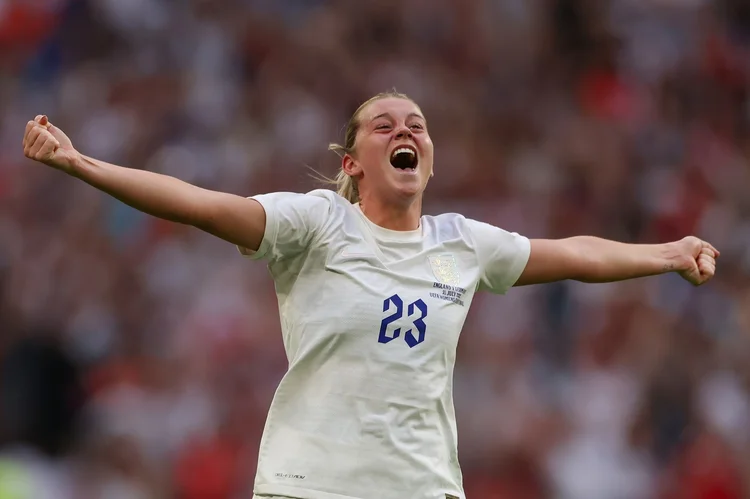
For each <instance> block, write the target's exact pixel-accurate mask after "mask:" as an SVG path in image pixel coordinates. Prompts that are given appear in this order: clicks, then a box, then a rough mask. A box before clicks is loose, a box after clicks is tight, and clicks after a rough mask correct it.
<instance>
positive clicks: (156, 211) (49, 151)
mask: <svg viewBox="0 0 750 499" xmlns="http://www.w3.org/2000/svg"><path fill="white" fill-rule="evenodd" d="M23 146H24V154H25V155H26V157H28V158H30V159H33V160H36V161H39V162H41V163H44V164H46V165H49V166H52V167H53V168H56V169H58V170H61V171H64V172H65V173H68V174H69V175H71V176H74V177H77V178H80V179H81V180H83V181H84V182H86V183H88V184H90V185H92V186H94V187H96V188H97V189H99V190H101V191H103V192H106V193H108V194H110V195H112V196H113V197H115V198H117V199H119V200H120V201H122V202H123V203H126V204H128V205H130V206H132V207H133V208H135V209H137V210H140V211H143V212H145V213H148V214H149V215H153V216H155V217H159V218H163V219H165V220H170V221H173V222H178V223H182V224H187V225H192V226H195V227H197V228H199V229H202V230H204V231H206V232H208V233H210V234H213V235H215V236H217V237H220V238H221V239H224V240H226V241H229V242H230V243H233V244H236V245H239V246H242V247H245V248H249V249H251V250H253V251H254V250H257V249H258V247H259V246H260V243H261V241H262V239H263V234H264V230H265V224H266V215H265V212H264V210H263V207H262V206H261V205H260V203H259V202H257V201H255V200H253V199H246V198H243V197H241V196H235V195H233V194H226V193H222V192H216V191H211V190H207V189H202V188H200V187H196V186H194V185H191V184H188V183H187V182H183V181H181V180H178V179H176V178H174V177H169V176H167V175H161V174H158V173H153V172H148V171H144V170H135V169H130V168H124V167H121V166H116V165H112V164H109V163H105V162H103V161H99V160H96V159H93V158H89V157H87V156H84V155H82V154H80V153H79V152H78V151H77V150H76V149H75V148H74V147H73V144H72V143H71V141H70V139H69V138H68V137H67V136H66V135H65V134H64V133H63V132H62V130H60V129H59V128H57V127H55V126H54V125H52V123H50V122H49V121H48V119H47V117H46V116H37V117H36V119H35V120H34V121H29V122H28V123H27V125H26V132H25V133H24V138H23Z"/></svg>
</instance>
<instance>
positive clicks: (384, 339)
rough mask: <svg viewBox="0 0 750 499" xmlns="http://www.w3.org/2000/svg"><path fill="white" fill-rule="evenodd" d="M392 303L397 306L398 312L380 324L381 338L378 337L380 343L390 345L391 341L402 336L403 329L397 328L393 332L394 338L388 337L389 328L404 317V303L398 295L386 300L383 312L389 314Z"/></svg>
mask: <svg viewBox="0 0 750 499" xmlns="http://www.w3.org/2000/svg"><path fill="white" fill-rule="evenodd" d="M391 303H393V304H394V305H395V306H396V311H395V312H393V313H392V314H391V315H389V316H388V317H386V318H385V319H383V320H382V321H381V322H380V336H378V342H379V343H388V342H389V341H392V340H395V339H396V338H398V337H399V335H400V334H401V328H400V327H397V328H396V329H394V330H393V336H388V326H389V325H390V324H391V323H392V322H394V321H397V320H399V319H400V318H401V316H402V315H404V302H403V301H402V300H401V298H400V297H399V296H398V295H393V296H391V297H390V298H386V300H385V301H384V302H383V312H387V311H388V309H389V308H390V305H391Z"/></svg>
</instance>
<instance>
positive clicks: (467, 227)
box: [422, 213, 474, 240]
mask: <svg viewBox="0 0 750 499" xmlns="http://www.w3.org/2000/svg"><path fill="white" fill-rule="evenodd" d="M472 222H474V221H473V220H471V219H469V218H466V217H465V216H463V215H461V214H460V213H442V214H440V215H434V216H433V215H425V216H423V217H422V223H423V224H424V225H425V226H426V227H429V228H430V229H432V231H433V232H435V233H436V234H438V236H439V238H440V239H443V240H445V239H458V238H461V239H467V240H471V239H472V231H471V226H472Z"/></svg>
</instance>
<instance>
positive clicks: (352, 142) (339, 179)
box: [323, 89, 414, 204]
mask: <svg viewBox="0 0 750 499" xmlns="http://www.w3.org/2000/svg"><path fill="white" fill-rule="evenodd" d="M389 98H393V99H405V100H408V101H412V102H414V101H413V100H412V99H411V98H410V97H409V96H407V95H406V94H402V93H400V92H397V91H396V89H393V90H390V91H388V92H381V93H379V94H377V95H375V96H373V97H370V98H369V99H367V100H366V101H365V102H363V103H362V104H361V105H360V106H359V107H358V108H357V110H356V111H354V114H352V117H351V118H349V122H348V123H347V124H346V132H345V133H344V145H341V144H330V145H329V146H328V150H329V151H333V152H335V153H336V154H338V155H339V157H341V158H343V157H344V156H345V155H346V154H354V151H355V149H356V141H357V132H359V126H360V114H362V111H363V110H364V109H365V108H366V107H367V106H369V105H370V104H372V103H373V102H375V101H378V100H380V99H389ZM323 181H324V182H326V183H327V184H330V185H332V186H336V192H337V193H338V194H339V196H341V197H343V198H346V199H347V200H348V201H349V202H350V203H352V204H355V203H359V201H360V199H359V189H358V186H357V181H356V179H354V178H353V177H350V176H349V175H347V174H346V172H345V171H344V170H343V169H342V170H339V172H338V173H337V174H336V176H335V177H334V178H332V179H331V178H328V177H323Z"/></svg>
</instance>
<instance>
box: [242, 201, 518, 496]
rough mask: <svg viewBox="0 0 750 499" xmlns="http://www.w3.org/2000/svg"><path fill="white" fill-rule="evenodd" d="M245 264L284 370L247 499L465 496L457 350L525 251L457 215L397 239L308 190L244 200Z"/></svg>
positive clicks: (343, 204) (513, 238) (513, 275)
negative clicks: (253, 230)
mask: <svg viewBox="0 0 750 499" xmlns="http://www.w3.org/2000/svg"><path fill="white" fill-rule="evenodd" d="M254 199H256V200H258V201H259V202H260V203H261V204H262V205H263V207H264V209H265V211H266V230H265V234H264V236H263V241H262V243H261V245H260V248H258V251H257V252H256V253H253V252H251V251H249V250H246V249H242V248H240V252H242V253H243V254H245V255H247V256H250V257H251V258H255V259H265V260H267V261H268V262H269V268H270V271H271V274H272V275H273V278H274V281H275V284H276V293H277V296H278V302H279V313H280V318H281V329H282V333H283V340H284V348H285V349H286V354H287V357H288V359H289V370H288V372H287V373H286V375H285V376H284V378H283V379H282V381H281V383H280V385H279V387H278V389H277V391H276V394H275V396H274V399H273V403H272V404H271V408H270V411H269V414H268V418H267V420H266V426H265V430H264V432H263V438H262V440H261V445H260V455H259V460H258V471H257V476H256V480H255V489H254V492H255V494H258V495H271V496H274V495H277V496H289V497H294V498H302V499H446V498H448V499H450V498H452V497H457V498H463V497H464V495H463V487H462V478H461V470H460V468H459V464H458V456H457V436H456V420H455V413H454V409H453V393H452V389H453V368H454V363H455V358H456V345H457V343H458V337H459V334H460V332H461V328H462V326H463V324H464V320H465V319H466V314H467V312H468V310H469V305H470V304H471V301H472V298H473V297H474V293H475V292H476V291H477V290H478V289H485V290H489V291H492V292H495V293H500V294H502V293H505V292H506V291H507V290H508V288H510V287H511V286H512V285H513V284H514V283H515V282H516V280H517V279H518V277H519V276H520V275H521V272H523V269H524V267H525V266H526V262H527V261H528V257H529V252H530V243H529V240H528V239H527V238H525V237H522V236H519V235H518V234H515V233H509V232H506V231H504V230H502V229H499V228H497V227H493V226H491V225H488V224H485V223H481V222H477V221H474V220H469V219H466V218H464V217H463V216H461V215H457V214H445V215H440V216H437V217H432V216H423V217H422V218H421V221H420V227H419V229H417V230H415V231H409V232H397V231H392V230H388V229H384V228H382V227H379V226H377V225H375V224H373V223H372V222H370V221H369V220H368V219H367V218H366V217H365V216H364V215H363V213H362V212H361V210H360V209H359V206H358V205H352V204H351V203H349V202H348V201H347V200H345V199H344V198H342V197H341V196H339V195H337V194H335V193H333V192H331V191H328V190H316V191H312V192H310V193H308V194H292V193H274V194H265V195H260V196H256V197H254Z"/></svg>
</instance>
